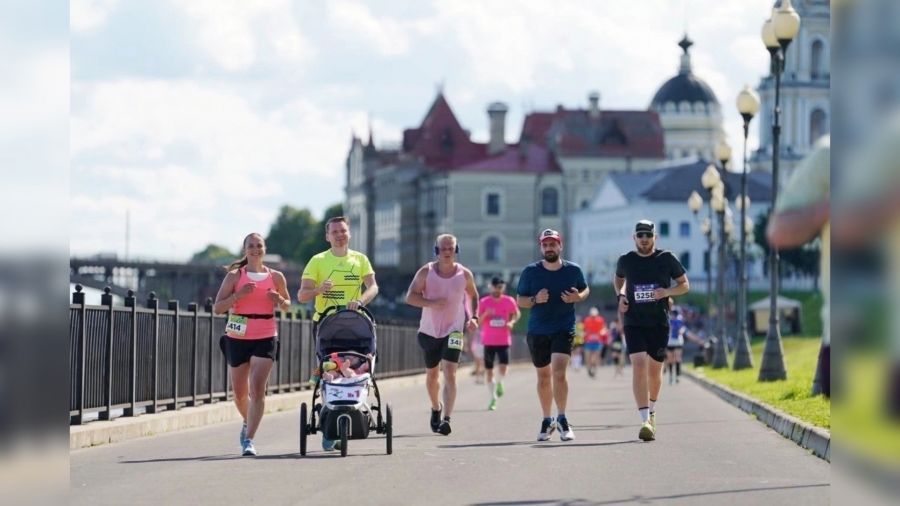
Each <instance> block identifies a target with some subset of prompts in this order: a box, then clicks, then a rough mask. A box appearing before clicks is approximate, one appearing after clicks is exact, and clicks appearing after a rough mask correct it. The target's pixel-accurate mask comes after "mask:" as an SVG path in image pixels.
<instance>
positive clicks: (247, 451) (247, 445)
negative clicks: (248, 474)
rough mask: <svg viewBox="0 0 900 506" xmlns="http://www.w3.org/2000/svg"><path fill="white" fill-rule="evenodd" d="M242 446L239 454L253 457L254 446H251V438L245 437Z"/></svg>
mask: <svg viewBox="0 0 900 506" xmlns="http://www.w3.org/2000/svg"><path fill="white" fill-rule="evenodd" d="M242 447H243V449H242V451H241V455H243V456H244V457H255V456H256V448H254V447H253V440H252V439H245V440H244V444H243V445H242Z"/></svg>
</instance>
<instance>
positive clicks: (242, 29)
mask: <svg viewBox="0 0 900 506" xmlns="http://www.w3.org/2000/svg"><path fill="white" fill-rule="evenodd" d="M173 5H175V6H176V7H178V8H180V9H183V11H184V12H185V13H186V14H187V15H188V16H189V17H190V18H192V21H193V22H194V23H197V25H198V29H197V35H196V37H197V40H196V43H197V44H198V46H199V47H200V48H202V49H203V50H204V51H205V52H206V53H207V54H208V55H209V56H210V57H211V58H212V59H213V60H214V61H215V62H216V63H217V64H218V65H219V66H220V67H221V68H222V69H224V70H226V71H229V72H240V71H245V70H247V69H249V68H250V67H252V66H253V65H255V64H257V63H258V61H259V60H261V59H263V60H266V59H271V58H272V57H275V59H276V60H279V61H281V63H291V64H297V63H300V62H303V61H305V60H307V59H309V58H310V57H311V56H312V53H313V51H312V46H311V45H310V44H309V43H308V42H307V41H306V39H305V38H304V37H303V35H302V33H301V32H300V29H299V26H298V25H297V23H296V22H295V20H294V15H293V5H292V2H290V1H289V0H256V1H253V2H246V1H243V0H191V1H189V2H183V1H178V0H174V1H173ZM269 50H271V53H270V52H269Z"/></svg>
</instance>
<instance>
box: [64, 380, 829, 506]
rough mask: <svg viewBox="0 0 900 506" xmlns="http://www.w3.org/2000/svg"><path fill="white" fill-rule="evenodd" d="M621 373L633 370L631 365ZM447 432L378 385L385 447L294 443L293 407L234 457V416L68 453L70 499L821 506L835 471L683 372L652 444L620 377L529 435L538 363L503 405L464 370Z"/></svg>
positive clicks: (577, 387) (396, 386)
mask: <svg viewBox="0 0 900 506" xmlns="http://www.w3.org/2000/svg"><path fill="white" fill-rule="evenodd" d="M626 377H627V378H630V370H627V369H626ZM460 378H462V380H463V381H462V383H461V389H460V397H459V401H458V409H457V411H456V413H455V415H454V416H453V433H452V434H451V435H450V436H448V437H444V436H440V435H435V434H432V433H431V432H430V429H429V428H428V407H427V402H426V400H425V399H426V394H425V389H424V386H423V384H422V383H421V382H420V381H419V382H413V381H410V380H398V381H396V382H393V383H389V382H385V384H384V385H382V395H383V396H384V397H385V398H386V399H388V400H389V401H390V402H391V403H392V404H393V409H394V423H395V433H396V435H395V439H394V454H393V455H385V451H384V438H383V437H381V436H378V435H375V434H373V435H371V436H370V438H369V439H367V440H358V441H351V442H350V443H351V444H350V446H349V455H348V457H347V458H343V459H342V458H340V456H339V454H336V453H334V452H331V453H325V452H322V451H321V450H320V446H319V445H320V438H319V436H318V435H316V436H313V437H312V439H311V440H310V448H311V450H312V451H311V452H310V454H309V455H307V457H304V458H301V457H300V456H299V454H298V453H297V452H298V436H297V434H298V432H297V431H298V422H297V420H298V411H297V410H293V411H290V412H284V413H277V414H273V415H267V416H266V418H265V419H264V425H263V427H262V429H261V431H260V433H259V434H257V437H256V443H257V449H258V450H259V452H260V455H259V456H258V457H256V458H242V457H239V456H238V453H239V452H238V450H239V448H238V444H237V434H238V431H239V429H240V427H239V425H238V424H237V423H228V424H221V425H216V426H211V427H206V428H201V429H194V430H189V431H184V432H179V433H173V434H164V435H160V436H155V437H150V438H144V439H140V440H133V441H128V442H123V443H119V444H114V445H110V446H106V447H97V448H92V449H86V450H79V451H74V452H72V454H71V459H70V462H71V499H72V503H73V504H90V505H98V504H126V503H133V504H165V505H169V504H194V505H198V504H219V505H221V504H240V503H244V504H249V503H250V501H253V502H259V503H260V504H265V505H267V506H268V505H279V504H326V503H327V504H343V505H370V504H386V505H387V504H390V505H395V504H478V505H512V504H530V505H550V504H566V505H579V506H581V505H593V504H597V505H600V504H604V505H605V504H629V503H635V504H657V503H666V504H728V505H729V506H736V505H742V504H748V505H749V504H753V505H757V504H766V505H767V506H771V505H776V504H791V505H794V506H796V505H802V504H811V505H821V504H827V503H828V502H829V500H830V499H829V495H830V492H831V487H830V465H829V464H828V463H827V462H825V461H822V460H820V459H818V458H816V457H814V456H812V455H810V454H809V453H807V452H806V451H805V450H803V449H802V448H800V447H798V446H796V445H795V444H793V443H792V442H790V441H788V440H786V439H784V438H782V437H781V436H779V435H778V434H776V433H775V432H774V431H772V430H770V429H768V428H766V427H765V426H764V425H762V424H760V423H759V422H757V421H755V420H753V419H752V418H750V417H749V416H748V415H747V414H745V413H743V412H741V411H740V410H738V409H736V408H734V407H732V406H730V405H729V404H726V403H725V402H723V401H721V400H720V399H719V398H717V397H715V396H714V395H712V394H710V393H708V392H706V391H705V390H703V389H702V388H700V387H699V386H697V385H695V384H694V383H693V382H691V381H690V380H684V381H682V382H681V384H680V385H676V386H672V387H669V386H668V385H666V386H664V387H663V393H662V396H661V397H662V399H661V401H660V404H659V407H658V408H657V409H658V414H657V417H658V419H657V420H658V421H657V425H658V439H657V440H656V441H654V442H650V443H643V442H640V441H638V440H637V432H638V424H637V423H636V422H637V421H638V420H639V418H638V414H637V411H636V410H635V408H634V404H633V401H632V397H631V387H630V379H623V378H613V374H612V370H611V369H610V368H605V369H602V370H601V371H600V374H599V375H598V378H597V379H596V380H591V379H589V378H588V377H587V375H586V374H585V373H584V372H583V371H582V372H581V373H571V372H570V403H569V405H570V408H569V409H568V416H569V419H570V420H571V422H572V424H573V426H574V428H575V432H576V436H577V439H576V440H575V441H570V442H561V441H559V439H558V437H556V436H555V437H554V439H553V440H552V441H549V442H544V443H536V442H535V437H536V435H537V431H538V429H539V425H540V410H539V408H538V404H537V397H536V394H535V392H534V383H535V381H534V373H533V369H531V368H530V367H527V366H519V367H516V368H514V369H513V370H512V371H511V373H510V376H509V378H508V380H507V395H506V396H505V397H503V398H502V399H501V404H500V409H499V410H497V411H494V412H489V411H486V409H485V408H486V406H487V391H486V388H485V387H484V386H481V385H475V384H474V383H473V382H472V381H471V378H470V377H469V376H463V375H462V371H461V376H460Z"/></svg>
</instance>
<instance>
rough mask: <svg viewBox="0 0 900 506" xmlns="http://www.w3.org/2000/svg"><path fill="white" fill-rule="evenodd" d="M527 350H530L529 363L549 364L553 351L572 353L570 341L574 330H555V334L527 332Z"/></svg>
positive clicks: (573, 336) (573, 335)
mask: <svg viewBox="0 0 900 506" xmlns="http://www.w3.org/2000/svg"><path fill="white" fill-rule="evenodd" d="M527 341H528V351H530V352H531V363H532V364H534V366H535V367H539V368H540V367H547V366H548V365H550V356H551V355H552V354H553V353H565V354H566V355H571V354H572V342H573V341H575V332H557V333H555V334H528V337H527Z"/></svg>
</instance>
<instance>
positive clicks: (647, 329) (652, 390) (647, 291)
mask: <svg viewBox="0 0 900 506" xmlns="http://www.w3.org/2000/svg"><path fill="white" fill-rule="evenodd" d="M655 228H656V227H655V226H654V225H653V222H652V221H649V220H641V221H639V222H637V225H635V227H634V244H635V250H634V251H630V252H628V253H626V254H624V255H622V256H620V257H619V261H618V263H617V264H616V277H615V279H614V280H613V285H614V286H615V289H616V297H618V299H619V312H620V313H624V319H625V342H626V345H627V347H628V356H629V357H630V358H631V366H632V367H631V369H632V373H633V375H634V377H633V379H632V388H633V389H634V400H635V401H636V402H637V406H638V412H640V414H641V429H640V432H639V433H638V437H639V438H641V440H643V441H652V440H654V439H656V411H655V407H656V406H655V404H656V401H657V400H658V399H659V390H660V388H661V387H662V366H663V362H665V360H666V344H667V343H668V341H669V314H668V311H669V297H672V296H676V295H684V294H686V293H688V290H690V284H689V283H688V279H687V275H686V274H685V270H684V267H683V266H682V265H681V262H679V261H678V258H676V257H675V255H673V254H672V252H670V251H666V250H659V249H656V233H655ZM673 279H674V280H675V283H676V284H675V286H673V287H672V286H670V285H671V281H672V280H673Z"/></svg>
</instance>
